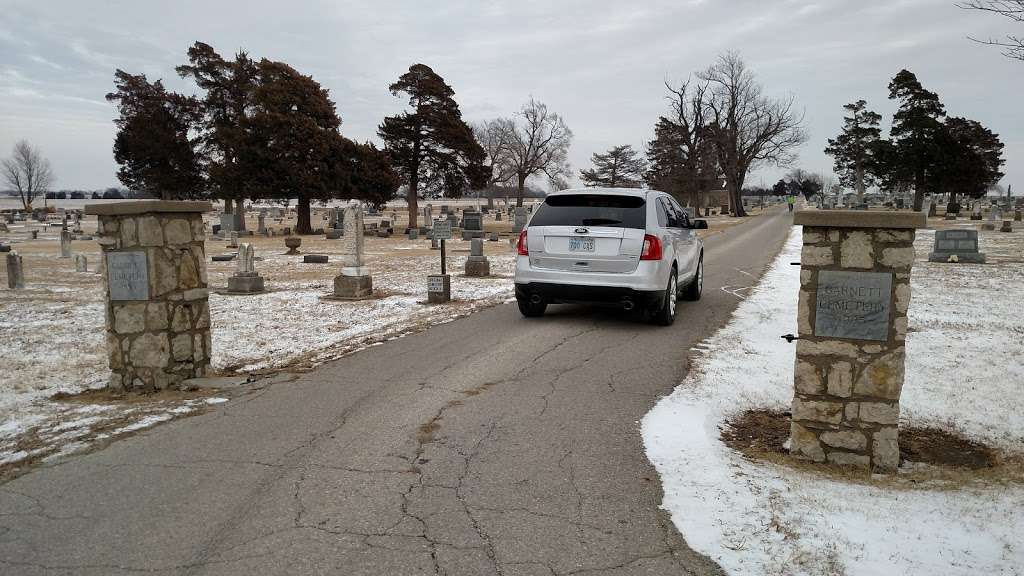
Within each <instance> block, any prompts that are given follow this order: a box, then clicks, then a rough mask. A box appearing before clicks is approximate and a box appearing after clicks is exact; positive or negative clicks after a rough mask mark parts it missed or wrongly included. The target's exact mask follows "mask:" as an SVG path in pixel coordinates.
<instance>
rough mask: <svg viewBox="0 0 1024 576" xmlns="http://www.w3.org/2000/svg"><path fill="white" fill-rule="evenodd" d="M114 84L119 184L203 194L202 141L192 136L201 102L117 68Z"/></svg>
mask: <svg viewBox="0 0 1024 576" xmlns="http://www.w3.org/2000/svg"><path fill="white" fill-rule="evenodd" d="M114 87H115V89H116V90H115V91H114V92H111V93H109V94H107V100H108V101H110V102H116V103H117V106H118V111H119V113H120V116H119V117H118V118H117V120H114V124H116V125H117V128H118V131H117V136H116V137H115V138H114V159H115V160H116V161H117V163H118V164H119V165H120V168H119V169H118V171H117V177H118V179H119V180H120V181H121V183H122V184H124V185H125V186H127V187H128V188H130V189H132V190H144V191H147V192H149V193H151V194H153V195H154V196H156V197H159V198H163V199H175V198H199V197H203V196H204V195H205V193H206V185H205V182H204V180H203V173H202V166H201V160H200V155H199V153H198V150H197V148H198V142H197V141H195V140H194V139H192V137H191V136H190V133H192V132H194V130H195V129H196V128H198V124H199V121H200V119H201V116H202V112H201V108H200V105H199V102H198V101H197V100H196V99H195V98H191V97H186V96H182V95H181V94H176V93H174V92H168V91H167V90H166V89H165V88H164V85H163V83H162V82H161V81H160V80H157V81H156V82H149V81H148V80H147V79H146V75H145V74H139V75H138V76H133V75H131V74H128V73H127V72H124V71H122V70H118V71H117V72H116V73H115V74H114Z"/></svg>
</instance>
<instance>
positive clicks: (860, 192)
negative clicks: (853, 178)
mask: <svg viewBox="0 0 1024 576" xmlns="http://www.w3.org/2000/svg"><path fill="white" fill-rule="evenodd" d="M863 203H864V165H863V164H862V163H861V161H860V160H857V204H863Z"/></svg>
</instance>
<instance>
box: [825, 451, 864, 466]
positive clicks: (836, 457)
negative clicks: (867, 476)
mask: <svg viewBox="0 0 1024 576" xmlns="http://www.w3.org/2000/svg"><path fill="white" fill-rule="evenodd" d="M828 461H829V462H830V463H832V464H836V465H838V466H851V467H854V468H868V467H870V466H871V458H869V457H868V456H866V455H863V454H854V453H852V452H829V453H828Z"/></svg>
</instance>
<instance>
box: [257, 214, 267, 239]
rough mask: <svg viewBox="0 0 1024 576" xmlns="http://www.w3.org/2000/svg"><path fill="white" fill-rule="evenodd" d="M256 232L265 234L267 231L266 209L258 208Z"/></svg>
mask: <svg viewBox="0 0 1024 576" xmlns="http://www.w3.org/2000/svg"><path fill="white" fill-rule="evenodd" d="M256 233H257V234H266V233H267V211H266V210H260V213H259V215H257V216H256Z"/></svg>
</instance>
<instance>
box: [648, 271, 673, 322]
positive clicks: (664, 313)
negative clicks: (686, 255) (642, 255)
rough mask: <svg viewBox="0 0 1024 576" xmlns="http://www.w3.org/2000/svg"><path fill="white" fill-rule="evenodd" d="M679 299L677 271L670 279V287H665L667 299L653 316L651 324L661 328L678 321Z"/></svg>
mask: <svg viewBox="0 0 1024 576" xmlns="http://www.w3.org/2000/svg"><path fill="white" fill-rule="evenodd" d="M678 297H679V284H678V283H677V274H676V269H675V268H673V269H672V274H670V275H669V277H668V286H667V287H665V298H664V299H663V301H662V303H661V306H660V307H658V309H657V310H655V311H654V314H652V315H651V322H653V323H655V324H657V325H659V326H671V325H672V323H673V322H675V321H676V300H677V299H678Z"/></svg>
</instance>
